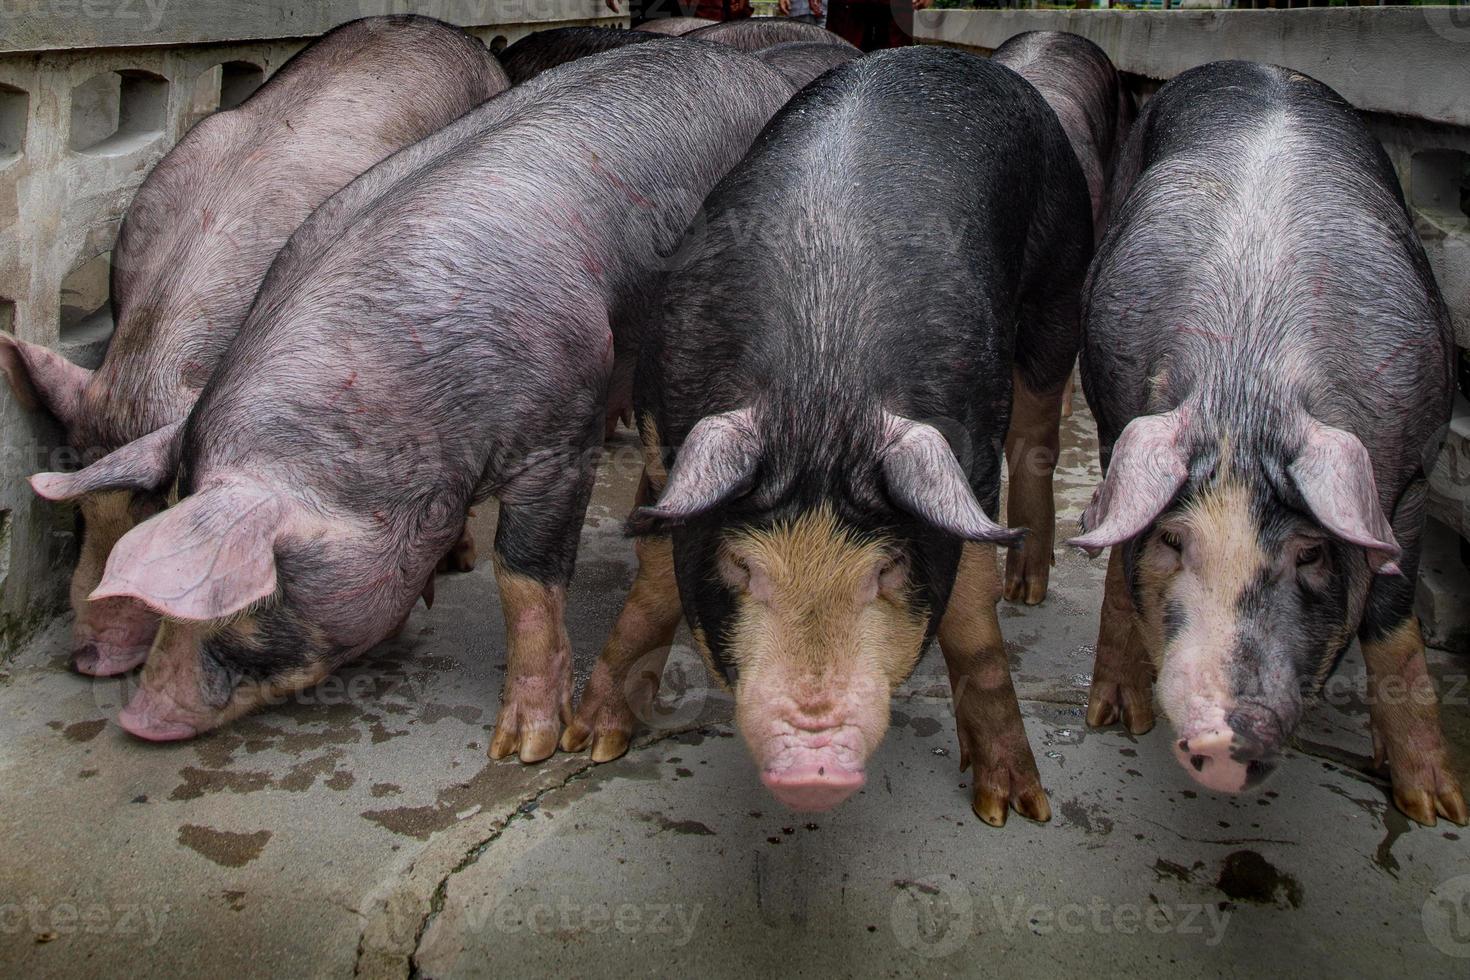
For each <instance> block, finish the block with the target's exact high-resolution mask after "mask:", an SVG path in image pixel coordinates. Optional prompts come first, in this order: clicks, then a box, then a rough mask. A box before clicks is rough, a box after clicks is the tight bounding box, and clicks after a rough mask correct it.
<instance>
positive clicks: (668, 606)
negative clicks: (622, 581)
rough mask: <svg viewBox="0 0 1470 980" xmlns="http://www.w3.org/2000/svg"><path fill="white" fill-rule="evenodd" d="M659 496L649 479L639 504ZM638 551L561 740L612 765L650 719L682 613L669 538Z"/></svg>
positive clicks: (649, 541)
mask: <svg viewBox="0 0 1470 980" xmlns="http://www.w3.org/2000/svg"><path fill="white" fill-rule="evenodd" d="M654 497H655V494H653V493H652V492H650V490H649V489H648V480H647V478H645V479H644V480H643V483H642V485H641V486H639V488H638V503H637V505H636V506H642V505H643V504H645V503H648V502H651V501H652V500H653V499H654ZM636 548H637V552H638V576H637V578H635V579H634V580H633V588H632V590H631V591H630V592H629V593H628V598H627V601H625V602H624V603H623V611H622V612H621V613H619V614H618V621H617V623H616V624H614V626H613V631H612V635H611V636H610V637H609V638H608V641H607V645H606V646H604V647H603V648H602V654H601V655H600V656H599V657H598V658H597V666H596V667H594V668H593V669H592V676H591V677H590V678H588V680H587V687H586V689H585V690H584V691H583V692H582V702H581V704H580V705H579V706H578V707H577V716H576V719H575V720H574V721H573V722H572V724H571V725H570V726H568V728H567V730H566V733H565V734H564V735H562V739H561V747H562V750H563V751H566V752H580V751H582V750H583V749H585V748H587V747H588V746H589V745H590V746H591V748H592V761H593V762H608V761H610V760H612V759H616V758H618V756H620V755H622V754H623V753H624V752H626V751H628V745H629V742H630V741H631V740H632V737H633V729H634V728H635V726H636V725H637V721H638V719H639V718H647V717H648V711H649V707H650V706H651V705H652V704H653V699H654V698H655V697H656V696H657V695H658V684H659V679H660V678H661V677H662V676H663V672H664V662H665V661H666V660H667V659H668V656H669V644H671V643H673V642H674V630H675V629H677V628H678V626H679V617H680V615H682V607H681V606H680V604H679V589H678V586H677V585H676V584H675V581H674V553H673V546H672V543H671V542H670V540H669V539H668V538H667V537H644V538H639V539H637V543H636Z"/></svg>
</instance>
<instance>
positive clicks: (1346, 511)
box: [1287, 419, 1400, 575]
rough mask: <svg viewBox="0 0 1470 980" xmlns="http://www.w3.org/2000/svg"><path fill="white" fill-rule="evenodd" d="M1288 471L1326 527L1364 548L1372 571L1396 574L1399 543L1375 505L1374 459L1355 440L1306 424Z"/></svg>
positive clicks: (1319, 425)
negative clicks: (1305, 429)
mask: <svg viewBox="0 0 1470 980" xmlns="http://www.w3.org/2000/svg"><path fill="white" fill-rule="evenodd" d="M1287 472H1288V473H1290V474H1291V479H1292V481H1293V482H1294V483H1295V484H1296V488H1297V490H1298V491H1299V492H1300V493H1301V495H1302V498H1303V499H1304V500H1305V501H1306V502H1307V508H1308V509H1309V510H1311V512H1312V516H1313V517H1315V518H1316V519H1317V520H1318V522H1320V523H1321V525H1322V526H1323V527H1324V528H1326V529H1327V530H1328V531H1330V532H1332V534H1334V535H1336V536H1337V537H1339V538H1341V539H1342V540H1344V541H1346V542H1348V543H1350V544H1355V545H1358V546H1359V547H1361V548H1363V549H1365V550H1366V551H1367V554H1368V565H1369V567H1371V568H1372V569H1373V571H1375V572H1377V573H1378V574H1380V575H1397V574H1399V567H1398V564H1397V562H1398V557H1399V554H1400V549H1399V544H1398V541H1396V540H1395V539H1394V536H1393V527H1392V526H1391V525H1390V524H1389V523H1388V518H1386V517H1385V516H1384V515H1383V509H1382V508H1381V507H1379V505H1378V487H1377V484H1376V483H1375V482H1374V480H1373V460H1372V459H1371V458H1369V456H1368V450H1367V449H1366V448H1365V447H1364V446H1363V444H1362V443H1361V442H1359V441H1358V437H1357V436H1355V435H1353V434H1352V433H1350V432H1344V431H1343V430H1342V429H1334V428H1333V427H1332V426H1329V425H1323V424H1322V423H1320V422H1318V421H1317V420H1315V419H1312V420H1310V421H1309V422H1308V424H1307V436H1306V440H1305V442H1304V443H1303V444H1302V448H1301V452H1300V453H1298V455H1297V458H1296V461H1295V462H1293V463H1292V464H1291V465H1290V466H1288V467H1287Z"/></svg>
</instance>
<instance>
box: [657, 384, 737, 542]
mask: <svg viewBox="0 0 1470 980" xmlns="http://www.w3.org/2000/svg"><path fill="white" fill-rule="evenodd" d="M752 419H753V413H752V412H751V410H750V409H748V408H741V409H736V410H735V411H733V412H722V413H720V414H719V415H706V416H705V417H704V418H702V419H700V420H699V421H698V422H697V423H695V425H694V428H692V429H690V430H689V438H688V439H686V440H685V441H684V445H683V446H681V447H680V448H679V454H678V456H676V457H675V458H674V466H673V469H672V470H670V471H669V482H668V484H667V485H666V486H665V487H664V492H663V493H662V494H661V495H660V496H659V498H658V503H656V504H654V505H653V506H652V507H640V508H638V511H637V512H636V513H635V514H634V515H633V520H632V521H631V522H630V525H631V528H632V530H633V531H634V532H635V533H646V532H649V531H652V530H655V529H656V528H657V527H658V526H659V525H666V524H681V523H683V522H685V521H688V520H691V519H693V518H695V517H698V516H700V515H701V514H707V513H709V512H710V511H711V510H713V509H714V508H716V507H718V506H719V505H720V504H722V503H725V502H726V501H727V500H731V499H733V498H734V497H736V496H738V495H739V494H741V493H743V492H744V491H745V490H747V489H749V487H750V482H751V479H752V478H753V477H754V476H755V470H756V467H757V466H758V465H759V464H760V456H761V451H760V437H759V436H757V435H756V432H755V426H754V423H753V421H752Z"/></svg>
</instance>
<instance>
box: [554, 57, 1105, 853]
mask: <svg viewBox="0 0 1470 980" xmlns="http://www.w3.org/2000/svg"><path fill="white" fill-rule="evenodd" d="M834 166H837V167H840V169H841V171H842V173H843V174H844V176H845V178H846V179H844V180H841V181H834V180H833V179H832V169H833V167H834ZM1091 251H1092V227H1091V217H1090V207H1089V203H1088V197H1087V185H1086V182H1085V181H1084V180H1083V177H1082V172H1081V170H1080V168H1079V167H1078V164H1077V160H1076V157H1075V155H1074V154H1073V153H1072V151H1071V149H1070V147H1069V146H1068V144H1067V137H1066V134H1065V133H1064V132H1063V131H1062V128H1061V126H1060V125H1059V124H1058V122H1057V118H1056V115H1055V113H1053V112H1052V111H1051V109H1050V108H1048V107H1047V105H1046V103H1045V102H1044V101H1043V100H1042V98H1041V96H1040V95H1039V94H1038V93H1037V92H1036V90H1035V89H1034V88H1033V87H1032V86H1030V85H1029V84H1027V83H1026V82H1025V81H1024V80H1023V79H1021V77H1020V76H1018V75H1016V74H1015V73H1014V72H1012V71H1010V70H1009V69H1007V68H1003V67H1000V66H997V65H993V64H991V63H989V62H988V61H986V60H984V59H980V58H976V57H973V56H971V55H968V54H964V53H961V52H957V51H953V50H949V49H942V48H931V47H913V48H902V49H896V50H891V51H885V52H882V53H877V54H871V55H868V56H865V57H863V58H861V59H859V60H857V61H852V62H849V63H847V64H844V65H839V66H838V67H836V68H834V69H832V70H831V71H829V72H827V73H826V74H825V75H823V76H822V77H821V78H819V79H817V80H816V81H814V82H812V83H811V84H810V85H808V86H806V87H805V88H804V89H802V90H801V91H800V92H798V93H797V94H796V95H795V96H794V97H793V98H792V100H791V102H790V103H789V104H788V105H787V107H786V108H785V109H784V110H782V112H781V113H780V114H779V115H778V116H777V117H776V118H775V119H774V120H772V122H771V124H770V125H769V126H768V127H767V128H766V130H765V132H764V133H763V134H762V135H761V138H760V140H759V141H757V143H756V145H755V146H754V147H753V148H752V149H751V152H750V153H749V154H748V155H747V157H746V158H745V160H744V161H743V162H742V163H741V165H740V166H739V167H737V168H736V169H735V170H734V171H733V172H732V173H731V174H730V175H729V176H728V177H727V178H726V179H725V180H724V181H722V182H721V183H720V185H719V186H718V187H717V188H716V189H715V190H714V192H713V193H712V194H711V195H710V196H709V198H708V200H707V201H706V202H705V207H704V215H703V218H702V221H701V223H700V227H699V234H698V235H697V236H695V237H694V240H693V241H692V242H691V244H690V245H689V246H688V248H687V249H686V250H685V251H684V253H683V254H684V255H685V256H687V258H686V260H685V261H684V262H683V263H681V264H680V265H679V266H677V267H676V268H674V269H673V270H671V271H670V273H669V276H668V279H667V281H666V283H665V291H664V296H663V299H662V302H661V304H660V312H659V315H658V316H657V317H656V318H655V319H654V320H653V321H652V322H651V323H650V325H649V327H648V332H647V335H646V337H645V340H644V343H643V345H642V346H641V347H640V349H639V361H638V372H637V376H636V381H635V409H636V413H637V419H638V424H639V429H640V433H641V436H642V440H643V444H644V447H645V457H646V466H645V471H644V482H643V486H642V487H641V488H640V491H639V506H638V507H637V509H636V510H635V511H634V513H633V515H632V517H631V518H630V530H632V531H633V533H635V534H636V535H637V540H636V548H637V554H638V558H639V567H638V572H637V575H636V578H635V581H634V583H633V586H632V591H631V592H630V594H629V596H628V599H627V602H626V603H625V605H624V607H623V610H622V612H621V614H620V615H619V618H618V620H617V622H616V624H615V625H614V628H613V632H612V635H611V637H610V639H609V640H608V642H607V645H606V646H605V648H604V649H603V651H602V653H601V655H600V657H599V659H598V662H597V664H596V665H595V667H594V669H593V672H592V675H591V676H590V678H589V680H588V683H587V686H586V688H585V690H584V692H583V695H582V699H581V702H580V704H579V706H578V709H577V716H576V721H575V722H574V724H573V725H572V726H570V727H569V728H568V729H567V732H566V734H565V735H564V736H563V739H562V748H563V749H566V750H569V751H573V750H578V749H582V748H590V753H591V758H592V759H593V760H594V761H597V762H602V761H606V760H608V759H612V758H616V757H617V756H618V755H620V754H622V753H623V752H624V751H625V750H626V749H627V747H628V744H629V740H630V737H631V734H632V731H633V727H634V724H635V720H636V718H637V717H638V716H639V714H640V712H642V711H644V710H646V706H647V704H648V702H649V701H651V699H652V697H653V696H654V694H655V693H656V690H657V679H658V677H659V674H660V671H661V670H662V665H663V662H664V661H663V658H664V656H666V654H667V647H668V644H669V643H670V641H671V638H672V636H673V633H674V630H675V628H676V626H677V625H678V621H679V616H680V612H681V610H682V613H683V615H684V616H685V617H686V618H687V619H688V622H689V625H690V629H691V633H692V635H693V637H694V640H695V643H696V645H697V647H698V648H699V650H700V652H701V653H702V655H703V656H704V657H705V659H706V661H707V663H708V664H709V666H710V669H711V671H712V672H713V674H714V676H715V677H716V678H718V679H719V680H721V681H722V682H724V683H726V684H728V685H730V686H731V687H732V688H733V689H734V694H735V704H736V708H735V718H736V723H737V726H738V727H739V729H740V731H741V733H742V735H743V737H744V739H745V741H746V743H747V744H748V746H749V748H750V751H751V754H752V755H753V757H754V759H755V762H756V766H757V768H758V770H759V772H760V777H761V779H762V781H763V782H764V783H765V785H766V786H767V787H769V788H770V790H771V791H772V792H773V793H774V794H775V796H776V797H777V798H778V799H779V800H780V801H782V802H783V803H785V804H787V805H789V806H790V807H792V808H795V809H798V810H820V809H825V808H828V807H831V806H835V805H836V804H838V803H839V802H841V801H842V800H843V799H845V798H846V797H848V796H850V795H851V794H852V793H853V792H855V791H856V790H857V789H859V788H860V787H861V786H862V785H863V783H864V780H865V778H866V777H865V762H866V759H867V758H868V756H869V755H870V754H871V753H872V752H873V750H874V749H875V748H876V746H877V745H878V743H879V742H880V740H881V739H882V737H883V734H884V732H885V730H886V728H887V724H888V714H889V701H890V695H891V693H892V691H893V690H894V688H896V687H897V685H898V684H899V683H901V682H902V681H903V680H904V678H905V677H906V676H907V675H908V674H909V673H910V672H911V671H912V670H913V667H914V665H915V663H916V662H917V660H918V658H919V655H920V653H921V651H922V650H923V648H924V646H925V645H926V643H927V642H928V641H929V640H930V639H931V638H933V637H935V636H937V637H938V639H939V644H940V648H941V650H942V652H943V654H944V657H945V662H946V665H947V666H948V669H949V676H950V680H951V682H952V685H953V688H954V698H955V709H956V721H957V727H958V734H959V741H960V762H961V767H962V768H964V767H966V766H968V765H970V764H971V763H972V762H973V764H974V766H975V774H974V788H973V809H974V811H975V813H976V814H977V815H979V816H980V817H981V818H982V819H983V820H984V821H985V822H987V823H989V824H992V825H996V826H999V825H1001V824H1003V823H1004V822H1005V820H1006V815H1007V812H1008V808H1010V807H1014V808H1015V809H1016V811H1017V812H1019V813H1022V814H1024V815H1025V816H1027V817H1030V818H1032V819H1035V820H1046V819H1048V818H1049V817H1050V813H1051V810H1050V804H1049V803H1048V801H1047V797H1046V792H1045V791H1044V790H1043V788H1042V786H1041V782H1040V779H1039V776H1038V773H1037V769H1036V763H1035V760H1034V758H1033V757H1032V754H1031V749H1030V746H1029V744H1028V743H1027V739H1026V733H1025V731H1024V729H1023V728H1022V722H1021V713H1020V710H1019V707H1018V705H1017V701H1016V696H1015V691H1014V689H1013V687H1012V685H1011V679H1010V673H1009V668H1008V665H1007V661H1006V653H1005V648H1004V644H1003V641H1002V638H1001V634H1000V628H999V624H998V622H997V619H996V611H995V606H996V602H997V600H998V596H999V591H1000V584H999V579H998V568H997V563H996V552H995V546H996V545H997V544H1004V545H1008V546H1010V545H1014V544H1016V543H1017V542H1018V540H1019V539H1020V537H1021V533H1020V532H1019V531H1014V530H1010V529H1007V528H1006V527H1003V526H1001V525H1000V524H998V523H997V522H996V521H995V520H994V519H993V518H992V517H991V516H990V515H992V514H994V513H995V512H996V508H997V503H998V498H999V494H1000V477H1001V472H1000V467H1001V459H1000V456H1001V445H1002V442H1005V444H1006V445H1007V446H1009V445H1010V436H1008V430H1009V432H1010V433H1016V432H1021V433H1024V434H1026V435H1028V436H1032V437H1033V440H1039V439H1040V438H1041V436H1040V434H1041V433H1044V432H1045V431H1050V432H1051V434H1052V438H1053V440H1054V439H1055V433H1056V429H1057V426H1058V423H1059V421H1060V415H1059V412H1060V400H1061V393H1062V385H1063V383H1064V382H1065V380H1066V378H1067V375H1068V372H1069V371H1070V368H1071V364H1072V361H1073V359H1074V358H1075V357H1076V352H1077V345H1078V343H1079V330H1080V324H1079V314H1078V304H1079V297H1080V292H1081V288H1082V283H1083V279H1084V276H1085V274H1086V268H1087V261H1088V259H1089V257H1090V255H1091ZM914 269H922V270H924V274H923V275H914V274H912V273H911V270H914ZM752 282H758V283H760V284H761V288H760V289H758V290H752V289H750V286H749V284H750V283H752ZM1013 398H1014V408H1013V404H1012V403H1013ZM675 449H677V451H676V452H675ZM1043 493H1044V494H1045V496H1046V498H1047V499H1046V501H1045V504H1044V506H1043V505H1042V504H1041V502H1040V501H1039V500H1038V499H1037V497H1038V496H1040V495H1041V494H1043ZM1011 498H1012V501H1013V505H1014V506H1013V507H1012V510H1011V515H1012V517H1013V518H1016V517H1020V518H1025V519H1026V520H1025V523H1029V524H1030V525H1031V526H1032V527H1033V528H1034V529H1035V534H1034V535H1033V536H1034V537H1037V538H1041V537H1049V534H1050V531H1049V528H1047V529H1045V530H1044V529H1043V526H1042V525H1043V524H1044V523H1046V522H1050V520H1051V500H1050V470H1049V469H1048V468H1047V467H1046V466H1045V465H1039V466H1028V467H1025V468H1016V467H1013V469H1012V483H1011Z"/></svg>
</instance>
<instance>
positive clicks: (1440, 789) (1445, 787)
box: [1393, 772, 1470, 827]
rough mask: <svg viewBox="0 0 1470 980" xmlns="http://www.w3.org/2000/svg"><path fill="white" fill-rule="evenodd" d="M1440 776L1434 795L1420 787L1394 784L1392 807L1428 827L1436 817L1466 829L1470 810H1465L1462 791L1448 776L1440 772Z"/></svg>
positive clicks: (1469, 819)
mask: <svg viewBox="0 0 1470 980" xmlns="http://www.w3.org/2000/svg"><path fill="white" fill-rule="evenodd" d="M1437 775H1438V786H1437V789H1436V791H1434V792H1431V791H1430V790H1427V789H1422V788H1420V787H1417V786H1414V787H1400V786H1399V785H1398V784H1397V783H1395V784H1394V787H1393V805H1394V806H1396V807H1398V808H1399V810H1400V811H1401V812H1402V813H1403V814H1404V816H1406V817H1408V818H1409V819H1410V820H1413V821H1414V822H1415V823H1419V824H1423V825H1424V826H1426V827H1433V826H1434V824H1435V822H1436V821H1435V816H1436V815H1438V816H1441V817H1444V818H1445V819H1446V820H1448V821H1450V822H1451V823H1455V824H1459V825H1460V826H1461V827H1463V826H1465V824H1466V823H1467V822H1470V811H1467V810H1466V807H1465V797H1464V795H1463V794H1462V793H1461V792H1460V787H1459V785H1458V784H1457V783H1456V782H1455V778H1454V777H1453V776H1450V775H1449V774H1447V773H1444V772H1440V773H1438V774H1437Z"/></svg>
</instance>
